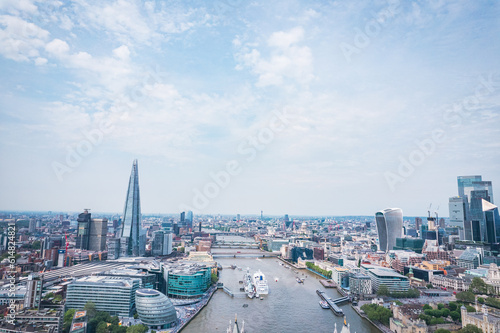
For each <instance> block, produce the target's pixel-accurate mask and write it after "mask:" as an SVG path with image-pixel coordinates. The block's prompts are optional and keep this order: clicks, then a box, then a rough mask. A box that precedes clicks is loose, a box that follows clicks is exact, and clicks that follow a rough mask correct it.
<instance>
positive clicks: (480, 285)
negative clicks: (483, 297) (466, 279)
mask: <svg viewBox="0 0 500 333" xmlns="http://www.w3.org/2000/svg"><path fill="white" fill-rule="evenodd" d="M469 291H470V292H472V293H474V294H487V293H488V285H487V284H486V282H484V281H483V279H481V278H480V277H475V278H473V279H472V282H471V284H470V287H469Z"/></svg>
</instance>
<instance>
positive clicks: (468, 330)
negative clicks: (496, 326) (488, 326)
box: [458, 324, 483, 333]
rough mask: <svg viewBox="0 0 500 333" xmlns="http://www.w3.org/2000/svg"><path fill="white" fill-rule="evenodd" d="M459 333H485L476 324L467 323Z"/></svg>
mask: <svg viewBox="0 0 500 333" xmlns="http://www.w3.org/2000/svg"><path fill="white" fill-rule="evenodd" d="M458 333H483V330H482V329H480V328H479V327H477V326H475V325H472V324H467V325H465V327H463V328H462V329H459V330H458Z"/></svg>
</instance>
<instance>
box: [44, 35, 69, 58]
mask: <svg viewBox="0 0 500 333" xmlns="http://www.w3.org/2000/svg"><path fill="white" fill-rule="evenodd" d="M45 50H46V51H47V52H48V53H50V54H51V55H52V56H54V57H56V58H62V57H65V56H67V54H68V52H69V45H68V43H66V42H65V41H63V40H60V39H57V38H56V39H54V40H53V41H51V42H50V43H48V44H47V45H45Z"/></svg>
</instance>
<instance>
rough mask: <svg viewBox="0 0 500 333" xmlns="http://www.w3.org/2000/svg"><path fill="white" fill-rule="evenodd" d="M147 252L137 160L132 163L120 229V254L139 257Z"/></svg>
mask: <svg viewBox="0 0 500 333" xmlns="http://www.w3.org/2000/svg"><path fill="white" fill-rule="evenodd" d="M145 252H146V234H145V233H144V231H143V230H142V228H141V200H140V196H139V171H138V167H137V160H134V163H133V164H132V172H131V173H130V180H129V183H128V190H127V198H126V201H125V209H124V211H123V222H122V225H121V229H120V256H122V257H137V256H143V255H144V253H145Z"/></svg>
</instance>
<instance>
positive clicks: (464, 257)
mask: <svg viewBox="0 0 500 333" xmlns="http://www.w3.org/2000/svg"><path fill="white" fill-rule="evenodd" d="M483 256H484V255H483V251H482V249H479V248H473V247H472V248H471V247H467V249H466V250H465V251H464V252H463V253H462V254H461V255H460V257H459V258H458V259H457V265H458V266H459V267H463V268H467V269H474V268H477V267H478V266H479V265H481V264H482V263H483Z"/></svg>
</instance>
